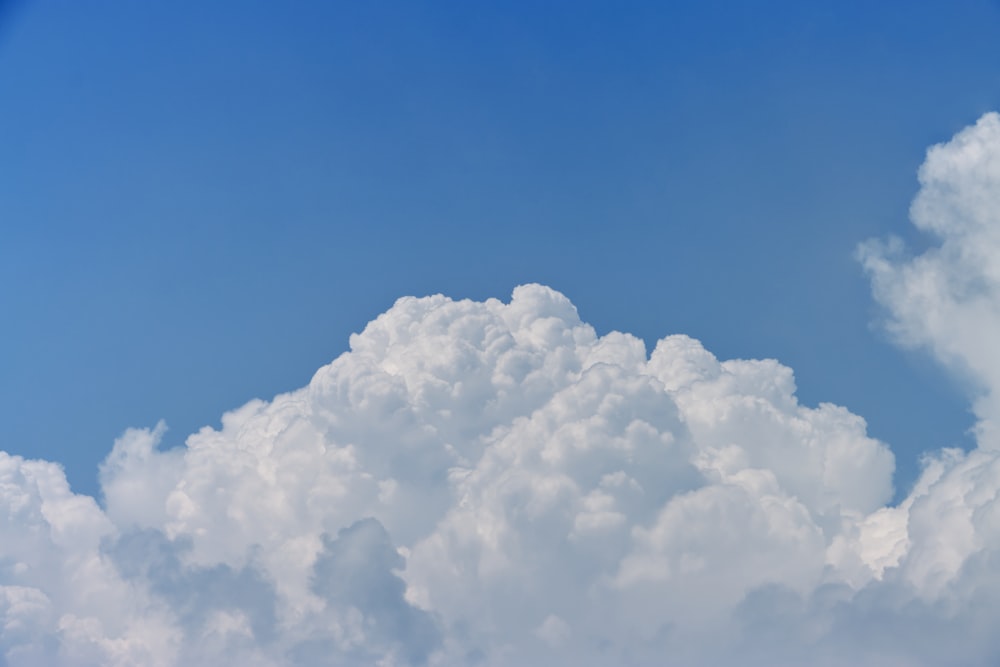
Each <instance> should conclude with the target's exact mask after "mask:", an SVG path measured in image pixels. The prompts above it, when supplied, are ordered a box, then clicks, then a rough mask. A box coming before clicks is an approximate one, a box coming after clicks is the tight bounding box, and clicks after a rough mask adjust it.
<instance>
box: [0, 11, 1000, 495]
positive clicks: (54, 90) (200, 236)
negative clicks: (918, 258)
mask: <svg viewBox="0 0 1000 667" xmlns="http://www.w3.org/2000/svg"><path fill="white" fill-rule="evenodd" d="M0 5H2V3H0ZM0 21H2V25H0V127H2V132H0V231H2V234H0V406H2V408H0V414H2V425H3V426H2V430H0V448H2V449H5V450H7V451H10V452H12V453H16V454H22V455H24V456H29V457H42V458H47V459H52V460H56V461H60V462H62V463H63V464H64V465H65V467H66V470H67V474H68V477H69V479H70V481H71V483H72V484H73V486H74V488H75V489H76V490H79V491H84V492H87V493H96V489H97V485H96V471H97V465H98V463H99V462H100V460H101V459H102V458H103V457H104V456H105V455H106V453H107V452H108V451H109V449H110V447H111V444H112V442H113V440H114V438H115V437H116V436H118V435H119V434H120V433H121V432H122V431H123V429H125V428H126V427H129V426H151V425H153V424H155V423H156V422H157V420H159V419H161V418H162V419H165V420H166V421H167V423H168V425H169V426H170V429H171V430H170V431H169V433H168V435H167V437H166V442H167V444H168V445H179V444H181V443H182V442H183V441H184V438H185V437H186V436H187V435H188V434H189V433H190V432H192V431H194V430H196V429H198V428H199V427H200V426H202V425H204V424H216V423H217V421H218V418H219V416H220V415H221V413H222V412H223V411H225V410H227V409H231V408H233V407H236V406H238V405H239V404H241V403H243V402H245V401H246V400H248V399H250V398H253V397H265V398H269V397H271V396H273V395H274V394H275V393H277V392H281V391H286V390H290V389H293V388H296V387H299V386H302V385H304V384H305V383H306V382H307V381H308V380H309V378H310V376H311V375H312V373H313V372H314V371H315V370H316V369H317V368H318V367H319V366H321V365H322V364H324V363H326V362H328V361H329V360H331V359H333V358H334V357H335V356H337V355H338V354H339V353H341V352H342V351H344V350H345V349H346V347H347V338H348V335H349V334H350V333H351V332H354V331H358V330H360V329H361V328H362V327H363V326H364V325H365V323H366V322H367V321H368V320H369V319H371V318H372V317H374V316H375V315H377V314H378V313H380V312H381V311H383V310H385V309H386V308H387V307H388V306H389V305H391V303H392V302H393V301H394V300H395V298H397V297H399V296H402V295H407V294H416V295H424V294H429V293H435V292H443V293H445V294H447V295H449V296H453V297H473V298H477V299H482V298H486V297H490V296H496V297H500V298H503V299H507V298H508V297H509V295H510V291H511V289H512V288H513V287H514V286H515V285H517V284H520V283H525V282H542V283H545V284H548V285H551V286H552V287H554V288H556V289H559V290H561V291H563V292H564V293H566V294H567V296H569V297H570V299H571V300H573V302H574V303H575V304H576V305H577V307H578V308H579V310H580V314H581V317H582V318H583V319H584V320H585V321H588V322H591V323H592V324H594V325H595V326H596V327H597V328H598V331H599V332H601V333H604V332H607V331H609V330H612V329H618V330H622V331H628V332H630V333H633V334H635V335H638V336H640V337H642V338H644V339H645V340H646V342H647V346H648V347H650V348H651V347H652V345H653V344H654V343H655V341H656V340H657V339H658V338H660V337H662V336H664V335H666V334H670V333H686V334H689V335H691V336H694V337H696V338H699V339H701V340H702V341H703V342H704V344H705V345H706V347H707V348H708V349H709V350H711V351H712V352H714V353H715V354H716V355H718V356H719V357H721V358H731V357H752V358H761V357H775V358H778V359H779V360H781V361H782V362H783V363H785V364H787V365H789V366H791V367H792V368H793V369H794V370H795V373H796V377H797V380H798V384H799V388H800V391H799V395H800V399H801V400H802V401H803V402H805V403H808V404H815V403H816V402H819V401H831V402H834V403H838V404H841V405H845V406H847V407H848V408H849V409H851V410H852V411H854V412H856V413H858V414H860V415H862V416H864V417H865V418H866V419H867V420H868V422H869V429H870V432H871V433H872V434H873V435H874V436H876V437H879V438H881V439H884V440H886V441H887V442H889V443H890V445H891V446H892V447H893V449H894V450H895V452H896V454H897V460H898V470H899V472H898V478H897V485H898V486H900V487H903V488H905V487H906V486H907V485H908V484H909V483H910V482H911V481H912V479H913V476H914V474H915V471H916V469H917V468H916V459H917V456H918V454H919V452H921V451H924V450H927V449H931V448H937V447H940V446H944V445H949V444H968V440H967V438H966V436H965V435H964V431H965V429H966V428H968V427H969V426H970V425H971V422H972V418H971V416H970V415H968V414H967V412H966V408H965V406H966V400H965V397H964V395H963V392H962V388H961V387H959V386H958V385H956V384H955V383H953V382H952V381H951V380H949V379H948V378H947V377H946V376H945V375H944V374H943V373H942V372H940V371H939V370H938V369H937V368H936V367H935V366H934V365H933V364H932V363H931V362H930V361H929V360H927V359H925V358H924V357H923V356H922V355H920V354H917V353H906V352H902V351H900V350H898V349H897V348H895V347H894V346H892V345H891V344H890V343H889V342H888V341H887V339H886V336H885V334H884V333H882V332H881V331H880V329H879V328H878V327H877V325H876V326H873V322H876V321H877V317H878V311H877V310H876V309H875V308H874V306H873V303H872V300H871V298H870V296H869V288H868V285H867V281H866V279H865V277H864V275H863V274H862V271H861V269H860V268H859V266H858V264H857V262H856V261H855V260H854V258H853V252H854V248H855V246H856V244H857V243H858V242H860V241H863V240H865V239H867V238H869V237H872V236H885V235H887V234H897V235H901V236H903V237H904V238H906V239H908V240H909V241H910V242H911V243H915V244H917V245H918V246H919V244H920V243H926V240H921V239H919V238H916V237H915V236H914V234H913V233H912V232H911V230H910V228H909V223H908V222H907V208H908V206H909V201H910V198H911V197H912V196H913V194H914V193H915V192H916V189H917V181H916V169H917V167H918V166H919V165H920V163H921V162H922V160H923V156H924V152H925V150H926V149H927V147H928V146H929V145H931V144H933V143H936V142H940V141H944V140H947V139H948V138H949V137H951V136H952V134H954V133H955V132H956V131H957V130H959V129H960V128H961V127H963V126H965V125H967V124H969V123H971V122H973V121H974V120H975V119H976V118H978V117H979V116H980V115H981V114H982V113H983V112H985V111H988V110H991V109H997V108H1000V62H998V56H997V53H998V51H997V44H1000V8H998V6H997V4H996V3H990V2H985V1H983V2H975V1H962V2H953V3H943V2H881V3H870V2H850V1H848V2H844V1H842V0H838V1H837V2H805V3H803V2H766V3H752V6H751V3H746V4H742V3H724V2H704V1H702V2H694V1H692V2H670V3H611V2H590V1H586V0H584V1H580V0H575V1H574V2H531V3H527V2H525V3H516V2H476V3H468V2H432V3H424V2H410V1H406V2H403V1H396V2H393V1H386V2H366V3H356V2H351V3H348V2H301V3H274V2H262V1H256V0H249V1H248V0H241V1H240V2H235V1H232V2H221V1H219V2H201V1H199V2H193V1H176V0H175V1H172V2H142V3H134V2H121V1H119V2H106V1H100V0H93V1H88V2H85V3H70V2H46V1H40V2H22V3H14V5H13V7H8V8H7V9H5V8H4V7H3V6H0Z"/></svg>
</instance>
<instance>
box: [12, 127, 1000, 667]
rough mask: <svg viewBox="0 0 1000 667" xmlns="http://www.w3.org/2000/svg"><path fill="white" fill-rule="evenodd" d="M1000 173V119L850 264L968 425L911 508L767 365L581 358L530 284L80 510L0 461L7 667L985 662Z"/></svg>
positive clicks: (114, 454) (408, 320)
mask: <svg viewBox="0 0 1000 667" xmlns="http://www.w3.org/2000/svg"><path fill="white" fill-rule="evenodd" d="M998 156H1000V119H998V117H996V116H987V117H985V118H984V119H983V120H981V121H980V122H979V124H977V125H976V126H975V127H973V128H970V129H969V130H966V131H965V132H963V133H962V134H960V135H959V136H958V137H956V139H955V140H953V141H952V142H951V143H949V144H946V145H943V146H939V147H936V148H934V149H932V151H931V152H930V154H929V157H928V161H927V164H926V165H925V166H924V168H923V170H922V171H921V179H922V184H923V188H922V190H921V194H920V196H919V197H918V198H917V201H916V203H915V204H914V221H915V222H916V224H917V225H918V226H920V227H921V228H924V229H927V230H930V231H932V232H933V233H935V234H937V236H938V238H939V239H940V240H941V243H940V245H939V246H937V247H935V248H933V249H931V250H930V251H928V253H926V254H925V255H922V256H920V257H916V258H906V257H905V256H904V254H903V253H902V251H901V249H900V248H899V243H898V242H890V243H888V244H869V245H867V246H865V249H864V250H863V251H862V256H863V259H864V262H865V265H866V267H867V268H868V270H869V271H870V272H871V273H872V275H873V280H874V285H875V293H876V296H877V298H878V299H879V300H880V301H881V302H882V303H883V304H885V305H886V307H887V310H888V313H889V316H890V323H891V327H892V329H893V331H895V332H896V333H897V334H898V335H899V336H900V338H901V340H903V341H904V342H906V343H908V344H912V345H923V346H927V347H929V348H930V349H932V350H933V351H934V353H935V354H937V355H938V356H939V357H940V358H941V359H942V361H943V362H944V363H946V364H948V365H949V366H950V367H952V368H955V369H957V370H958V372H960V373H963V374H964V376H965V377H967V378H970V379H971V381H972V382H973V386H974V387H975V391H976V392H977V393H976V396H977V403H976V406H977V407H976V409H977V412H978V414H979V416H980V419H981V423H982V426H981V428H980V438H981V442H980V446H979V448H977V449H976V450H974V451H972V452H968V453H966V452H961V451H955V450H944V451H941V452H938V453H936V454H933V455H931V456H928V457H927V459H926V461H925V467H924V472H923V475H922V476H921V478H920V480H919V482H918V483H917V485H916V487H915V488H914V490H913V492H912V493H911V494H910V495H909V496H908V497H907V498H906V499H905V500H904V501H903V502H902V503H900V504H899V505H897V506H887V505H886V503H887V502H888V501H889V499H890V498H891V497H892V491H893V489H892V472H893V468H894V461H893V456H892V453H891V452H890V450H889V449H888V447H887V446H886V445H885V444H883V443H880V442H878V441H876V440H874V439H872V438H870V437H868V436H867V434H866V431H865V422H864V420H863V419H862V418H861V417H859V416H857V415H853V414H851V413H850V412H848V411H847V410H845V409H843V408H840V407H837V406H834V405H830V404H820V405H818V406H804V405H800V404H799V403H798V401H797V400H796V397H795V383H794V378H793V375H792V372H791V370H790V369H788V368H786V367H784V366H782V365H781V364H780V363H778V362H776V361H773V360H762V361H752V360H729V361H720V360H719V359H717V358H716V357H715V356H713V355H712V354H711V353H710V352H709V351H707V350H706V349H704V347H703V346H702V345H701V344H700V343H699V342H698V341H696V340H693V339H691V338H688V337H686V336H681V335H675V336H669V337H667V338H664V339H662V340H660V341H659V342H657V343H656V345H655V346H654V348H653V349H652V350H651V351H649V350H647V348H646V346H645V344H644V343H643V341H641V340H638V339H637V338H635V337H633V336H630V335H628V334H623V333H617V332H614V333H610V334H608V335H606V336H598V335H596V333H595V331H594V329H593V328H592V327H591V326H589V325H588V324H586V323H584V322H582V321H581V320H580V318H579V316H578V314H577V311H576V309H575V308H574V307H573V305H572V303H571V302H570V301H569V300H568V299H567V298H566V297H564V296H563V295H561V294H559V293H557V292H555V291H553V290H551V289H549V288H546V287H543V286H539V285H526V286H522V287H519V288H517V289H516V290H515V291H514V294H513V296H512V297H511V299H510V301H509V302H506V303H505V302H501V301H499V300H494V299H491V300H487V301H485V302H473V301H454V300H451V299H448V298H446V297H444V296H433V297H428V298H420V299H418V298H411V297H407V298H403V299H400V300H399V301H398V302H397V303H396V304H395V305H394V306H393V307H392V308H391V309H390V310H389V311H387V312H386V313H384V314H382V315H381V316H379V317H378V318H377V319H375V320H374V321H373V322H371V323H369V324H368V326H367V327H366V328H365V329H364V331H363V332H362V333H360V334H358V335H356V336H352V338H351V341H350V351H349V352H346V353H345V354H343V355H341V356H340V357H339V358H337V359H336V360H335V361H333V362H332V363H331V364H329V365H328V366H325V367H324V368H321V369H320V370H319V371H318V372H317V373H316V375H315V376H314V377H313V379H312V381H311V382H310V383H309V385H308V386H306V387H304V388H302V389H300V390H297V391H294V392H291V393H288V394H283V395H279V396H277V397H275V398H274V399H272V400H270V401H252V402H250V403H248V404H247V405H244V406H242V407H240V408H238V409H236V410H234V411H232V412H230V413H227V414H226V415H225V416H224V417H223V419H222V425H221V428H219V429H212V428H204V429H202V430H201V431H199V432H198V433H195V434H193V435H191V436H190V437H189V438H188V440H187V443H186V445H185V447H183V448H179V449H174V450H166V451H164V450H161V449H160V448H159V442H160V439H161V437H162V435H163V427H162V426H157V427H156V428H153V429H136V430H129V431H127V432H125V434H124V435H123V436H122V437H121V438H120V439H119V440H118V441H117V442H116V443H115V444H114V448H113V450H112V451H111V453H110V454H109V455H108V457H107V459H106V461H105V463H104V464H103V466H102V468H101V484H102V490H103V496H102V498H100V499H99V501H100V502H99V503H98V502H97V501H95V500H94V499H91V498H88V497H83V496H78V495H74V494H73V493H72V492H71V491H70V489H69V487H68V485H67V484H66V480H65V478H64V477H63V475H62V472H61V470H60V469H59V468H58V466H56V465H55V464H52V463H48V462H43V461H28V460H24V459H22V458H19V457H15V456H9V455H7V454H3V453H0V656H2V658H0V664H7V665H11V666H21V665H37V664H53V665H181V664H183V665H210V664H241V665H243V664H245V665H294V664H300V665H316V664H344V665H352V664H357V665H371V664H381V665H424V664H426V665H465V664H469V665H472V664H480V665H553V664H557V665H558V664H573V665H585V664H595V665H596V664H623V665H624V664H634V665H654V664H663V662H664V660H665V656H669V657H670V659H671V660H672V661H673V662H675V663H676V664H684V665H720V664H734V665H735V664H741V665H742V664H753V665H758V664H759V665H764V664H767V665H795V664H805V663H808V664H829V665H838V664H870V665H876V664H878V665H891V664H906V665H914V664H917V665H938V664H941V665H943V664H983V663H984V661H985V662H989V661H990V660H991V659H994V658H996V657H998V656H1000V642H998V641H997V640H996V639H995V638H994V636H993V635H994V633H992V632H991V631H990V628H989V624H988V623H986V622H984V620H983V616H982V615H983V614H987V615H988V614H990V613H991V612H995V611H1000V609H998V607H1000V586H998V585H997V584H996V583H994V582H995V581H997V580H1000V579H998V577H997V575H998V574H1000V571H998V567H1000V507H998V506H997V501H996V498H997V497H998V492H1000V461H998V459H997V456H996V455H995V453H994V452H996V451H998V450H1000V448H997V447H995V446H994V441H993V440H992V438H993V435H992V434H993V433H994V432H995V431H996V429H995V428H993V426H992V424H993V423H994V422H995V420H996V418H997V416H1000V410H997V409H996V408H995V406H994V403H995V402H996V394H995V392H994V389H995V388H996V387H1000V384H998V383H1000V366H998V367H993V366H991V364H992V363H993V362H995V361H996V359H995V358H994V356H995V351H994V350H992V348H991V345H990V344H989V342H990V340H991V338H990V333H991V332H1000V319H998V318H1000V316H998V315H996V313H997V312H1000V308H998V307H997V306H998V304H1000V286H998V282H1000V277H998V276H1000V263H998V262H997V260H996V259H995V258H996V257H998V256H1000V255H998V254H997V253H996V252H992V253H991V251H990V249H991V248H992V249H993V250H1000V240H998V239H1000V221H998V220H997V218H996V214H995V211H996V210H1000V209H998V207H997V206H996V205H995V204H1000V201H998V200H997V199H996V197H997V195H996V193H997V192H1000V168H998V167H997V165H998V164H1000V157H998ZM990 244H993V245H992V246H991V245H990ZM991 368H992V370H991ZM914 633H916V636H915V637H913V636H911V635H913V634H914ZM943 638H947V640H948V641H942V639H943Z"/></svg>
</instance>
